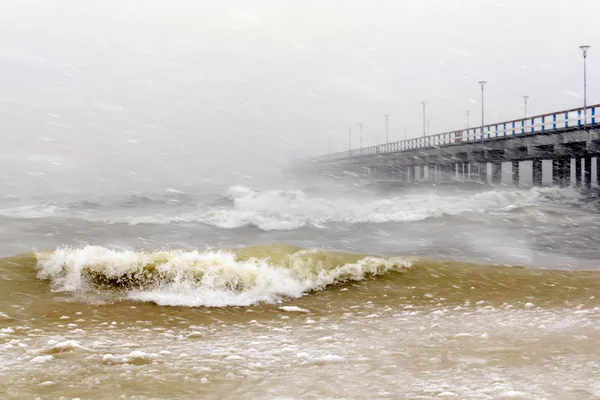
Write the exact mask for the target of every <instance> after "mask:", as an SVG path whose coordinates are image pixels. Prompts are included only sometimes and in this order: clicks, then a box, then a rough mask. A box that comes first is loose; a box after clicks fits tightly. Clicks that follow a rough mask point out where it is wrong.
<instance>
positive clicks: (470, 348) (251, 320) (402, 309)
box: [0, 187, 600, 399]
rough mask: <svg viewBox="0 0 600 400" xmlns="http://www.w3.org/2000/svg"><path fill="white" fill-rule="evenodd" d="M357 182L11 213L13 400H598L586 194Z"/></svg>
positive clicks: (0, 304) (19, 204) (44, 206)
mask: <svg viewBox="0 0 600 400" xmlns="http://www.w3.org/2000/svg"><path fill="white" fill-rule="evenodd" d="M344 190H345V191H343V190H340V188H329V189H323V188H321V187H318V188H309V189H304V190H299V189H284V190H271V191H257V190H252V189H250V188H243V187H234V188H231V189H230V190H229V191H227V192H225V193H223V194H222V195H217V194H211V195H210V196H206V195H198V194H183V193H175V192H172V191H171V192H166V193H161V194H155V195H148V196H144V197H143V198H142V197H140V196H136V197H125V198H124V199H91V200H90V199H85V202H84V201H83V200H81V199H78V200H72V199H69V200H67V201H63V202H56V203H53V204H48V203H39V204H38V203H32V204H25V203H27V201H26V200H25V199H20V200H18V201H15V200H11V201H10V202H9V201H5V203H4V204H3V205H2V208H1V209H0V214H2V215H3V217H2V218H3V222H4V223H3V225H2V228H0V235H2V239H3V240H2V241H1V243H2V249H1V251H2V253H3V254H4V255H6V256H7V258H4V259H2V260H1V261H0V312H1V314H0V327H1V329H2V330H1V331H0V376H1V379H0V382H2V383H0V393H6V396H4V397H5V398H36V397H40V398H42V399H55V398H61V396H62V397H63V398H68V399H71V398H76V397H78V398H81V399H84V398H85V399H87V398H90V399H113V398H128V399H129V398H132V399H133V398H136V399H149V398H181V399H192V398H209V399H210V398H214V399H221V398H299V397H302V398H356V399H359V398H406V399H439V398H460V399H503V398H507V399H508V398H510V399H514V398H522V399H594V398H600V379H598V377H597V371H598V366H599V364H600V354H599V353H600V350H598V347H597V346H596V344H597V343H598V340H599V339H600V324H599V321H598V319H599V318H600V303H599V302H598V299H597V297H598V295H599V289H600V268H598V264H597V261H596V260H597V259H598V251H597V249H598V244H599V241H600V239H599V234H598V229H597V226H598V225H597V222H598V213H597V211H596V205H595V203H594V201H593V198H592V199H590V198H589V197H587V196H586V195H585V194H581V193H578V192H576V191H574V190H572V189H556V188H543V189H511V188H486V189H484V190H481V188H479V189H469V190H464V189H458V188H452V187H450V188H443V189H440V188H436V189H432V188H412V189H410V190H404V189H401V190H389V189H388V190H382V191H380V190H377V191H374V190H372V189H369V190H368V191H367V190H362V189H357V188H345V189H344ZM8 203H10V204H8ZM215 215H217V216H218V218H217V219H215ZM215 221H217V222H215ZM223 221H225V222H223ZM10 235H12V236H11V237H12V238H13V240H9V236H10ZM14 238H18V240H14ZM252 245H255V246H256V247H251V246H252ZM33 248H35V249H37V250H36V251H35V252H30V251H31V250H32V249H33ZM20 253H22V254H21V255H17V256H15V254H20ZM449 260H454V261H449ZM489 264H494V265H489ZM503 265H516V266H520V267H508V266H503Z"/></svg>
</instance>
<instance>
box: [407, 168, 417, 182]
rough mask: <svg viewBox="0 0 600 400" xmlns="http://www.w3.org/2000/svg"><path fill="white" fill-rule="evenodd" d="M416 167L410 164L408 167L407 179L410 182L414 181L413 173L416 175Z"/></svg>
mask: <svg viewBox="0 0 600 400" xmlns="http://www.w3.org/2000/svg"><path fill="white" fill-rule="evenodd" d="M416 168H417V167H416V166H414V165H411V166H410V167H408V179H409V180H410V181H411V182H414V181H415V175H416V174H415V169H416Z"/></svg>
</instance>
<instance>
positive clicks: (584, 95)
mask: <svg viewBox="0 0 600 400" xmlns="http://www.w3.org/2000/svg"><path fill="white" fill-rule="evenodd" d="M590 47H591V46H588V45H583V46H579V48H580V49H581V50H582V51H583V129H585V128H586V127H587V65H586V59H587V52H588V50H589V49H590Z"/></svg>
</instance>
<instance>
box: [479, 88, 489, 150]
mask: <svg viewBox="0 0 600 400" xmlns="http://www.w3.org/2000/svg"><path fill="white" fill-rule="evenodd" d="M486 83H487V82H486V81H479V84H480V85H481V141H483V126H484V125H485V123H484V118H483V117H484V111H483V110H484V108H483V87H484V86H485V84H486Z"/></svg>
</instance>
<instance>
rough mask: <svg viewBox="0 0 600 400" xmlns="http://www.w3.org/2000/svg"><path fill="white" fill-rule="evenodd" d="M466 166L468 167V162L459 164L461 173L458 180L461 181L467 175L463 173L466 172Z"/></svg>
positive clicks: (464, 179) (465, 178)
mask: <svg viewBox="0 0 600 400" xmlns="http://www.w3.org/2000/svg"><path fill="white" fill-rule="evenodd" d="M468 168H469V166H468V164H466V163H462V164H461V169H462V171H461V175H460V180H461V181H463V182H464V181H466V180H467V176H466V175H465V174H466V173H467V172H468Z"/></svg>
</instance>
